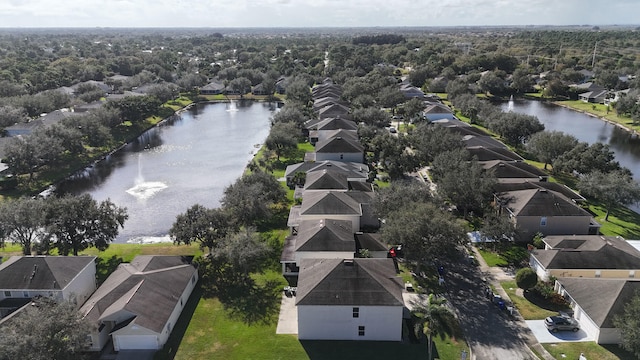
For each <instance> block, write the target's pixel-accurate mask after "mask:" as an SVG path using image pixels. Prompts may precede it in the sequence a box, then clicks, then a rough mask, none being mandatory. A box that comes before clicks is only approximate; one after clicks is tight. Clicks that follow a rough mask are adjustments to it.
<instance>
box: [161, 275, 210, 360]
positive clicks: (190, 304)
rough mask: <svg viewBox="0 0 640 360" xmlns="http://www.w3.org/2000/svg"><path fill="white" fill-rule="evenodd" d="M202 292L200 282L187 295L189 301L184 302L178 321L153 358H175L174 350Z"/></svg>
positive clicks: (164, 359) (178, 344) (180, 340)
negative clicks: (188, 295) (189, 294)
mask: <svg viewBox="0 0 640 360" xmlns="http://www.w3.org/2000/svg"><path fill="white" fill-rule="evenodd" d="M202 294H203V291H202V288H201V287H200V284H198V286H196V287H195V289H193V292H192V293H191V296H190V297H189V301H187V303H186V304H185V306H184V309H182V313H181V314H180V317H179V318H178V322H177V323H176V325H175V326H174V327H173V330H172V331H171V335H170V336H169V339H168V340H167V343H166V344H164V347H163V348H162V349H161V350H159V351H158V352H156V354H155V355H154V357H153V359H154V360H172V359H173V358H175V356H176V352H177V351H178V348H179V347H180V343H181V342H182V338H183V337H184V334H185V333H186V332H187V328H188V327H189V322H191V318H192V317H193V313H194V312H195V311H196V308H197V307H198V303H199V302H200V299H201V298H202Z"/></svg>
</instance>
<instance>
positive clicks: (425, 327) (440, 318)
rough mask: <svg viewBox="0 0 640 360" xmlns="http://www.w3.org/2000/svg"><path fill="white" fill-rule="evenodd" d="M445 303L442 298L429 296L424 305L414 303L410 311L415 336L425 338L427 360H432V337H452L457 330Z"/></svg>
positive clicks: (453, 318) (454, 320)
mask: <svg viewBox="0 0 640 360" xmlns="http://www.w3.org/2000/svg"><path fill="white" fill-rule="evenodd" d="M446 302H447V299H445V298H444V297H436V296H435V295H434V294H429V296H428V297H427V299H426V303H425V302H416V303H414V304H413V305H414V307H413V310H411V314H412V315H413V316H414V317H415V318H416V319H417V321H416V324H415V328H414V331H415V332H416V335H418V334H422V335H424V336H425V337H426V338H427V346H428V349H429V357H428V359H433V337H434V336H441V337H444V336H445V335H448V336H452V335H454V334H455V333H456V330H457V324H456V317H455V315H454V313H453V311H451V309H450V308H449V307H448V306H447V305H446Z"/></svg>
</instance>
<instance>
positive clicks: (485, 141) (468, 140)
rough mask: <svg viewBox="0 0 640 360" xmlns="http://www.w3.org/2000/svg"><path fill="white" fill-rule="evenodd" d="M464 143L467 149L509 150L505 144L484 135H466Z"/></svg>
mask: <svg viewBox="0 0 640 360" xmlns="http://www.w3.org/2000/svg"><path fill="white" fill-rule="evenodd" d="M462 142H463V143H464V146H465V147H476V146H482V147H485V148H487V149H508V148H507V146H506V145H505V144H503V143H502V142H500V141H498V140H496V139H494V138H492V137H491V136H483V135H464V136H463V137H462Z"/></svg>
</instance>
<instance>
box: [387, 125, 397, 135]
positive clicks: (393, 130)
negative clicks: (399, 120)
mask: <svg viewBox="0 0 640 360" xmlns="http://www.w3.org/2000/svg"><path fill="white" fill-rule="evenodd" d="M389 132H390V133H392V134H395V133H397V132H398V130H396V128H394V127H393V126H392V127H390V128H389Z"/></svg>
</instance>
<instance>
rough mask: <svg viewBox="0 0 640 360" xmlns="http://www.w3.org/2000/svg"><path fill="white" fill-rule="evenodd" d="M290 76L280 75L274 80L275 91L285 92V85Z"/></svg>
mask: <svg viewBox="0 0 640 360" xmlns="http://www.w3.org/2000/svg"><path fill="white" fill-rule="evenodd" d="M289 80H290V78H288V77H284V76H281V77H279V78H278V80H276V92H277V93H278V94H280V95H282V94H285V93H286V92H287V85H288V84H289Z"/></svg>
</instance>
